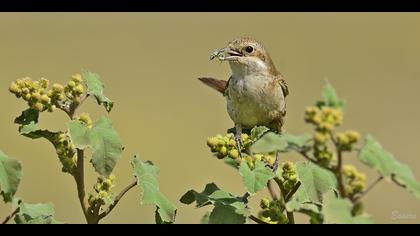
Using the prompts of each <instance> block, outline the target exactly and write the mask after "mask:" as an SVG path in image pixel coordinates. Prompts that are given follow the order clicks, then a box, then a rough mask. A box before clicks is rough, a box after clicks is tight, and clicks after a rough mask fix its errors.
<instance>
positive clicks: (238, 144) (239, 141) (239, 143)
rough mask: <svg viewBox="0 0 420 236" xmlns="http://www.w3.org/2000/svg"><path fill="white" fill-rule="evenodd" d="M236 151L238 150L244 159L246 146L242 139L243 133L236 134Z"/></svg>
mask: <svg viewBox="0 0 420 236" xmlns="http://www.w3.org/2000/svg"><path fill="white" fill-rule="evenodd" d="M235 142H236V149H238V152H239V157H242V147H243V146H244V144H243V142H242V138H241V133H239V134H238V133H237V134H235Z"/></svg>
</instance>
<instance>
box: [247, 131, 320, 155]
mask: <svg viewBox="0 0 420 236" xmlns="http://www.w3.org/2000/svg"><path fill="white" fill-rule="evenodd" d="M311 139H312V135H311V134H308V133H305V134H304V135H302V136H295V135H291V134H288V133H285V134H281V135H279V134H275V133H273V132H268V133H266V134H265V135H263V136H262V137H261V138H260V139H258V140H256V141H255V142H254V144H253V145H252V146H251V152H253V153H268V152H275V151H280V152H288V151H297V152H301V151H305V150H307V149H308V148H309V146H308V143H309V141H310V140H311Z"/></svg>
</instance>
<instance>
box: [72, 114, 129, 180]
mask: <svg viewBox="0 0 420 236" xmlns="http://www.w3.org/2000/svg"><path fill="white" fill-rule="evenodd" d="M67 127H68V129H69V136H70V139H71V141H72V143H73V144H74V145H75V147H76V148H79V149H85V148H87V147H90V148H92V160H91V162H92V164H93V167H94V168H95V170H96V172H98V173H99V174H101V175H105V176H108V175H109V174H111V173H112V171H113V169H114V167H115V165H116V162H117V161H118V160H119V159H120V158H121V156H122V150H123V145H122V141H121V139H120V137H119V135H118V133H117V132H116V131H115V130H114V128H113V127H112V123H111V121H110V120H109V119H108V118H106V117H101V118H100V119H99V120H98V121H97V122H96V123H95V125H94V126H93V127H92V128H91V129H89V128H87V127H86V126H85V125H83V123H82V122H80V121H74V120H73V121H70V122H69V123H68V125H67Z"/></svg>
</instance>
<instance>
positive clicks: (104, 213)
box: [99, 180, 137, 220]
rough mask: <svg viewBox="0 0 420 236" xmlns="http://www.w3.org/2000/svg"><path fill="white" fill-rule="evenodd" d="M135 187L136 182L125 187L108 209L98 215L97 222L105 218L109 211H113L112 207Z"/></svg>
mask: <svg viewBox="0 0 420 236" xmlns="http://www.w3.org/2000/svg"><path fill="white" fill-rule="evenodd" d="M136 185H137V180H134V181H133V182H132V183H131V184H129V185H128V186H127V187H125V188H124V189H123V190H122V191H121V192H120V193H119V194H118V195H117V196H116V197H115V199H114V202H113V203H112V204H111V205H110V206H109V207H108V209H107V210H106V211H104V212H102V213H101V214H100V215H99V220H100V219H103V218H104V217H105V216H107V215H108V214H109V213H111V211H112V210H113V209H114V207H116V206H117V204H118V202H119V201H120V200H121V198H122V197H124V195H125V194H126V193H127V192H128V191H129V190H130V189H132V188H133V187H135V186H136Z"/></svg>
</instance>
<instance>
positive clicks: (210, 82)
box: [198, 77, 228, 95]
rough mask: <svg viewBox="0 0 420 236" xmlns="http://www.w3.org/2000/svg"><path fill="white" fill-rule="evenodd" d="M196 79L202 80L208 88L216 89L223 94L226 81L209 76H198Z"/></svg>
mask: <svg viewBox="0 0 420 236" xmlns="http://www.w3.org/2000/svg"><path fill="white" fill-rule="evenodd" d="M198 79H199V80H200V81H201V82H203V83H204V84H205V85H207V86H209V87H210V88H212V89H214V90H216V91H219V92H220V93H222V94H223V95H224V94H225V92H226V88H227V84H228V81H225V80H218V79H213V78H209V77H202V78H198Z"/></svg>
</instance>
